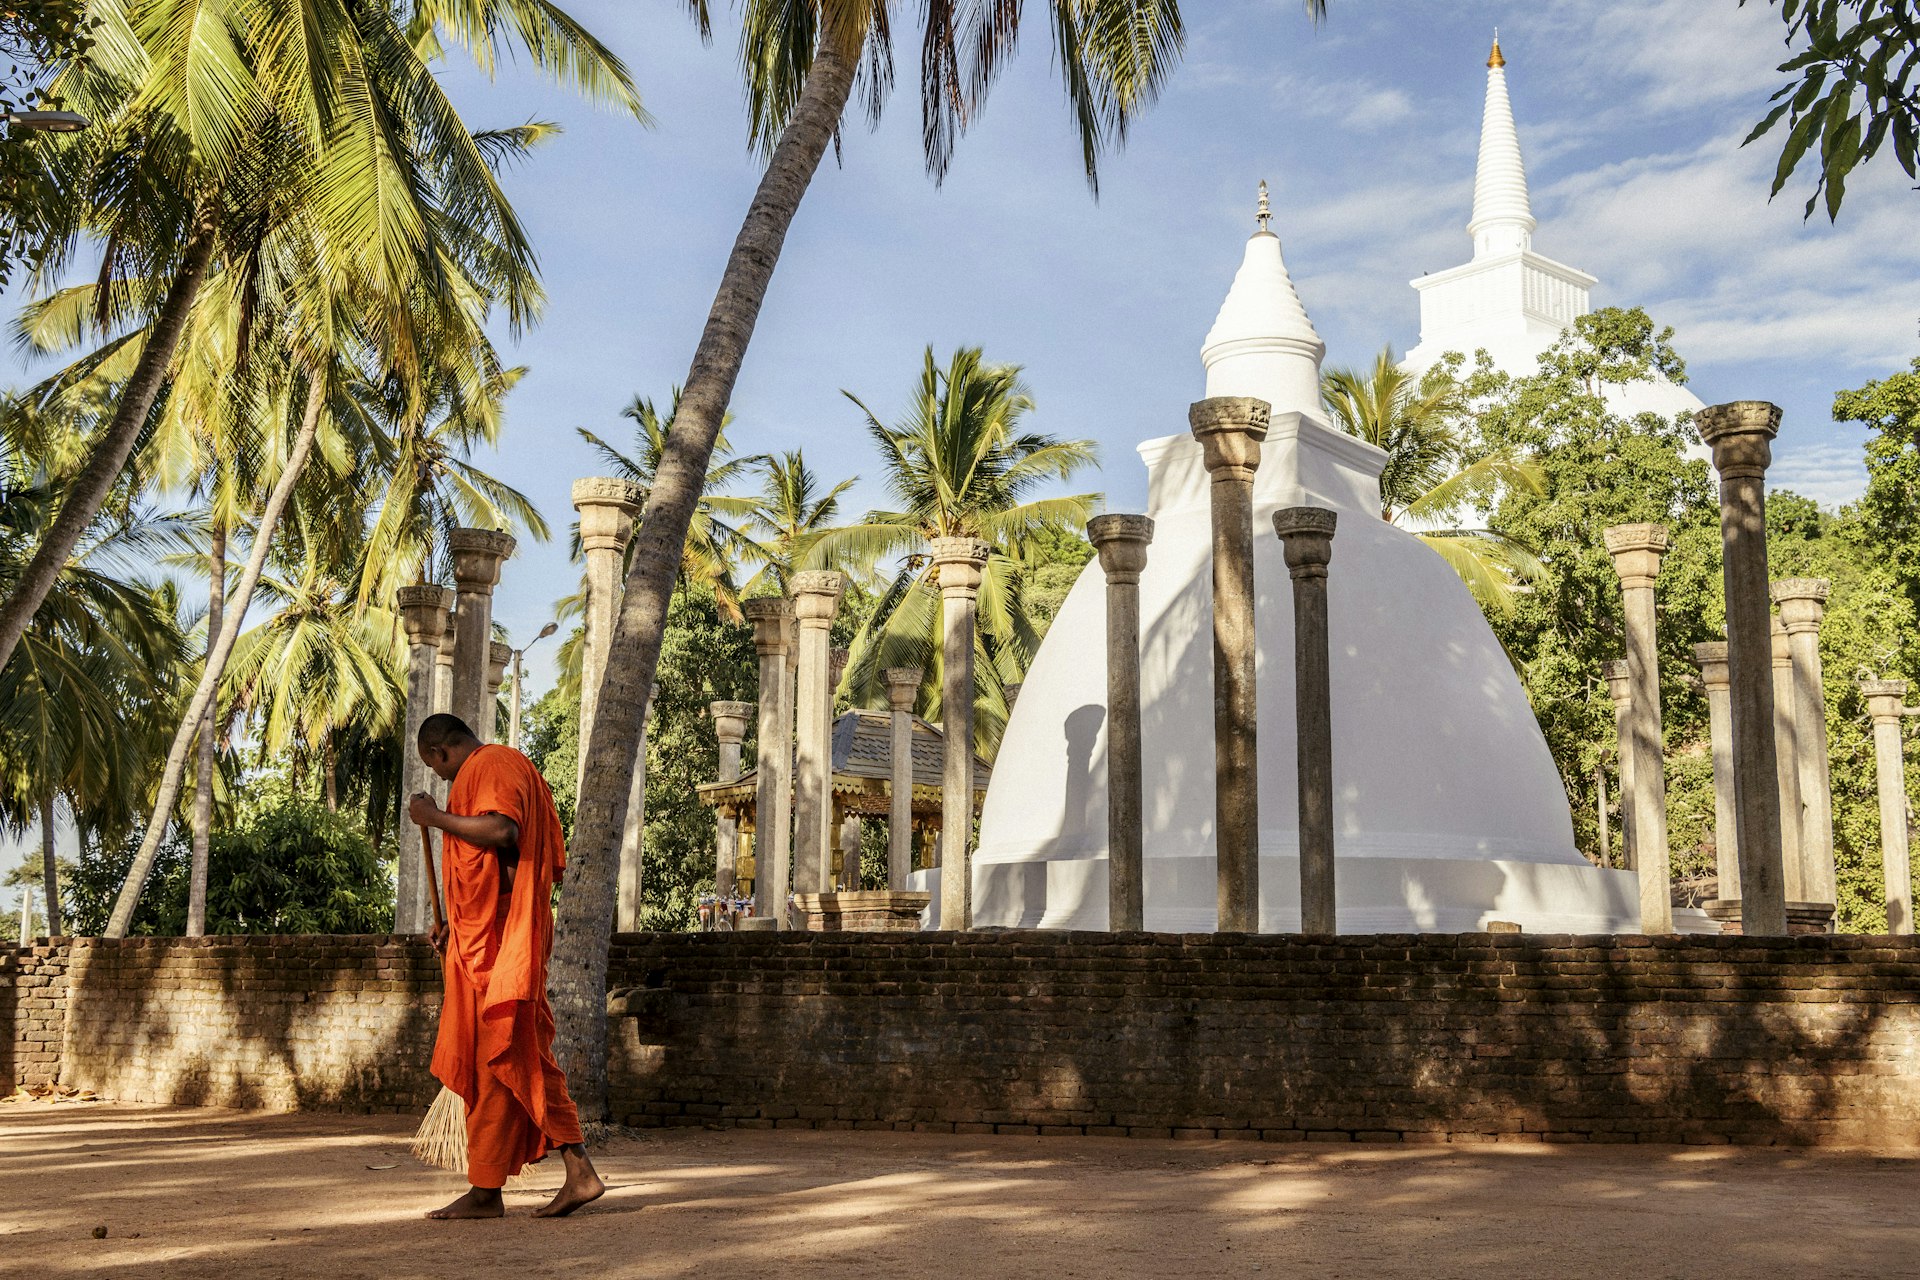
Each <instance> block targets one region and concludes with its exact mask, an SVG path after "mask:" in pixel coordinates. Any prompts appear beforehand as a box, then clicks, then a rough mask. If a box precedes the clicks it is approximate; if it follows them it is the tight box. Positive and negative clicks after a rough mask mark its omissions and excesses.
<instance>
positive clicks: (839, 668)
mask: <svg viewBox="0 0 1920 1280" xmlns="http://www.w3.org/2000/svg"><path fill="white" fill-rule="evenodd" d="M851 661H853V650H851V649H843V648H841V647H840V646H839V645H835V646H834V647H833V648H831V649H829V650H827V708H828V710H827V714H828V716H829V717H831V716H832V714H833V710H832V708H833V702H834V699H835V698H837V697H839V696H840V679H841V677H842V676H845V675H846V674H847V664H848V663H849V662H851ZM829 723H831V721H829Z"/></svg>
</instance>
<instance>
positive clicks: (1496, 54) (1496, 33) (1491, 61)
mask: <svg viewBox="0 0 1920 1280" xmlns="http://www.w3.org/2000/svg"><path fill="white" fill-rule="evenodd" d="M1487 65H1488V66H1490V67H1504V66H1506V65H1507V59H1506V55H1504V54H1502V53H1501V52H1500V28H1498V27H1495V28H1494V29H1493V52H1492V53H1490V54H1488V55H1487Z"/></svg>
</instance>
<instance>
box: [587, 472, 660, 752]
mask: <svg viewBox="0 0 1920 1280" xmlns="http://www.w3.org/2000/svg"><path fill="white" fill-rule="evenodd" d="M645 497H646V495H645V491H644V490H642V489H641V488H640V486H639V485H637V484H634V483H633V482H632V481H629V480H616V479H613V478H611V477H608V476H594V477H590V478H588V479H585V480H575V481H574V482H573V509H574V510H575V511H578V512H579V513H580V551H581V554H582V555H584V556H585V557H586V561H587V608H586V615H587V616H586V627H585V630H584V634H583V636H582V648H581V651H580V764H579V774H578V777H577V778H576V782H577V781H578V780H579V779H582V778H585V777H586V768H587V741H588V738H589V737H590V736H591V734H592V732H593V712H594V708H595V707H596V706H597V705H598V703H599V701H600V682H601V680H602V679H603V678H604V677H605V676H606V671H607V651H608V649H609V648H610V647H611V646H612V644H613V622H614V618H615V617H616V616H617V615H618V614H619V612H620V587H621V579H622V575H621V572H620V568H621V561H622V558H623V557H624V556H625V555H626V550H627V541H628V540H629V539H630V538H632V537H633V522H634V520H635V519H637V518H638V517H639V515H640V508H641V505H642V503H643V502H644V501H645Z"/></svg>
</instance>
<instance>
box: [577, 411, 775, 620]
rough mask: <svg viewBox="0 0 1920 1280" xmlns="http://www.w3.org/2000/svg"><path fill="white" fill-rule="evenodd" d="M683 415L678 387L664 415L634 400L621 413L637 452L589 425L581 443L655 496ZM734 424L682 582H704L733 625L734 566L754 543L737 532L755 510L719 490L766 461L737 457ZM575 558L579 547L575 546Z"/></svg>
mask: <svg viewBox="0 0 1920 1280" xmlns="http://www.w3.org/2000/svg"><path fill="white" fill-rule="evenodd" d="M679 414H680V388H678V387H675V388H674V389H673V399H672V402H671V404H670V405H669V407H668V409H667V413H666V416H665V417H662V416H661V415H660V411H659V410H657V409H655V408H654V407H653V401H651V400H648V399H646V398H644V397H641V396H635V397H634V398H633V403H632V404H630V405H628V406H627V407H626V408H625V409H622V410H621V411H620V415H621V416H622V417H624V418H627V419H629V420H631V421H632V423H633V446H632V447H633V451H632V452H631V453H625V452H622V451H621V450H619V449H617V448H615V447H614V446H612V445H610V444H608V443H607V442H606V441H605V440H602V439H601V438H600V437H599V436H597V435H595V434H594V433H593V432H591V431H588V430H587V429H586V428H584V427H580V428H576V430H578V431H579V433H580V437H581V439H583V440H585V441H586V442H587V443H588V444H590V445H592V446H593V449H594V452H595V453H597V454H599V455H600V459H601V461H602V463H603V464H604V465H605V466H606V467H607V468H608V469H610V470H611V471H612V472H613V474H614V475H615V476H616V477H618V478H620V479H622V480H631V481H632V482H633V483H635V484H637V485H639V486H640V488H641V490H642V492H643V493H646V494H648V495H651V494H652V492H653V486H654V484H655V481H656V478H657V476H658V475H659V471H660V460H661V459H662V458H663V457H665V455H666V451H667V440H668V438H669V436H670V435H671V434H672V432H673V425H674V422H675V420H676V419H677V418H678V417H679ZM731 422H732V418H731V417H729V418H728V419H727V422H726V423H723V424H722V425H721V431H720V433H719V435H717V436H716V437H715V438H714V447H713V452H712V455H711V465H709V466H708V468H707V476H706V480H705V482H704V483H703V484H702V485H701V496H700V502H699V505H698V507H697V508H696V510H695V515H694V520H693V525H692V527H691V528H689V529H688V531H687V535H686V537H685V539H684V540H683V545H682V548H681V555H680V576H681V579H682V580H683V581H687V582H696V583H700V584H701V585H703V586H706V587H708V588H710V589H711V590H712V591H713V593H714V598H715V599H716V600H718V601H719V602H720V607H721V608H722V609H723V610H724V611H725V612H726V614H727V616H728V617H729V618H731V619H733V620H734V621H736V622H737V621H739V620H740V592H739V589H738V587H737V586H736V585H735V584H734V581H733V573H734V566H735V565H736V564H737V563H738V561H739V559H740V556H741V554H742V552H745V551H750V550H752V544H751V543H750V542H749V540H748V539H747V538H746V536H745V535H744V534H742V533H741V532H740V529H739V528H738V525H739V522H740V521H741V520H743V519H745V518H747V517H749V516H751V515H752V514H753V513H754V511H755V509H756V507H755V503H754V501H753V500H752V499H751V498H741V497H736V496H732V495H729V494H725V493H722V492H720V491H721V490H722V489H725V488H726V487H727V486H728V485H731V484H733V483H734V482H735V481H737V480H739V479H740V478H741V477H742V476H743V475H745V474H746V473H747V472H748V471H749V470H750V469H751V468H753V467H755V466H757V465H759V464H760V463H761V462H763V461H764V459H762V458H759V457H744V458H736V457H734V456H733V450H732V448H731V447H729V445H728V444H727V437H726V426H727V425H728V424H730V423H731ZM634 545H635V544H633V543H629V544H628V550H627V555H628V557H629V560H631V557H632V555H633V547H634ZM574 551H575V554H576V556H577V555H578V553H579V548H578V547H577V546H576V547H575V548H574Z"/></svg>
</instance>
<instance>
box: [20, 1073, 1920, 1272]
mask: <svg viewBox="0 0 1920 1280" xmlns="http://www.w3.org/2000/svg"><path fill="white" fill-rule="evenodd" d="M411 1129H412V1122H410V1121H407V1120H404V1119H400V1118H395V1117H381V1118H367V1117H359V1116H314V1115H259V1114H252V1113H239V1112H228V1111H201V1110H190V1109H183V1108H162V1107H138V1106H117V1105H109V1104H91V1105H89V1104H76V1103H61V1104H48V1103H9V1104H7V1105H5V1106H0V1274H3V1275H7V1276H23V1277H24V1276H34V1277H45V1276H72V1275H112V1276H115V1277H121V1276H125V1277H139V1276H180V1277H203V1276H208V1277H210V1276H222V1277H226V1276H235V1277H247V1278H251V1277H280V1276H287V1277H295V1276H302V1277H304V1276H311V1277H322V1278H324V1280H355V1278H358V1277H368V1278H369V1280H374V1278H377V1280H393V1278H394V1277H405V1276H447V1277H462V1278H463V1280H464V1278H470V1280H482V1278H484V1277H491V1276H514V1277H530V1276H545V1275H561V1274H577V1275H591V1276H647V1277H654V1276H660V1277H673V1276H687V1277H691V1276H696V1275H698V1276H701V1277H709V1276H713V1277H728V1276H752V1277H755V1278H756V1280H766V1278H767V1277H775V1278H777V1280H790V1278H792V1277H809V1276H822V1277H825V1276H832V1277H868V1276H871V1277H893V1276H938V1277H940V1280H980V1278H983V1277H1001V1276H1019V1277H1030V1276H1031V1277H1047V1278H1048V1280H1053V1278H1056V1277H1057V1278H1060V1280H1067V1278H1069V1277H1088V1278H1089V1280H1109V1278H1110V1277H1136V1276H1138V1277H1162V1276H1194V1277H1199V1276H1248V1275H1263V1274H1264V1275H1274V1276H1288V1277H1295V1276H1311V1277H1314V1278H1315V1280H1321V1278H1328V1280H1331V1278H1333V1277H1351V1278H1353V1280H1362V1278H1365V1280H1375V1278H1378V1277H1401V1276H1405V1277H1422V1278H1423V1280H1424V1278H1429V1277H1448V1276H1473V1277H1476V1278H1484V1277H1488V1276H1524V1277H1529V1278H1544V1277H1559V1276H1567V1277H1576V1276H1577V1277H1589V1276H1601V1275H1607V1276H1615V1277H1622V1276H1624V1277H1631V1278H1632V1280H1658V1278H1660V1277H1684V1276H1711V1277H1713V1278H1714V1280H1725V1278H1727V1277H1739V1276H1755V1277H1766V1278H1767V1280H1779V1278H1780V1277H1783V1276H1805V1275H1819V1276H1821V1277H1823V1280H1834V1278H1837V1277H1847V1276H1862V1277H1872V1278H1873V1280H1896V1278H1897V1277H1914V1276H1920V1154H1916V1153H1913V1152H1906V1153H1899V1154H1878V1153H1867V1152H1862V1153H1839V1152H1805V1151H1782V1150H1733V1149H1728V1148H1693V1147H1686V1148H1679V1147H1569V1146H1501V1147H1457V1146H1456V1147H1412V1146H1382V1147H1368V1146H1356V1145H1350V1144H1343V1145H1339V1146H1330V1145H1319V1144H1311V1145H1267V1144H1259V1143H1242V1142H1154V1141H1140V1140H1130V1139H1124V1138H1116V1139H1104V1138H1016V1137H993V1138H956V1137H951V1136H934V1135H924V1134H895V1133H816V1132H809V1131H796V1130H783V1131H778V1132H745V1131H737V1130H728V1131H711V1132H710V1131H705V1130H679V1131H673V1132H668V1133H663V1134H661V1135H660V1136H658V1137H645V1138H635V1139H630V1140H623V1141H620V1142H617V1143H614V1144H612V1145H610V1146H608V1147H606V1148H604V1149H602V1150H601V1151H600V1152H598V1153H597V1158H598V1162H599V1166H600V1171H601V1173H602V1175H603V1176H604V1177H605V1178H606V1181H607V1182H608V1184H609V1185H610V1187H611V1189H610V1190H609V1191H608V1193H607V1195H606V1197H605V1198H604V1199H603V1200H601V1201H600V1202H599V1203H598V1204H595V1205H594V1206H592V1207H591V1208H590V1209H588V1210H585V1211H583V1212H582V1213H581V1214H579V1215H578V1216H576V1217H574V1218H572V1219H569V1220H565V1221H545V1222H536V1221H534V1220H532V1219H531V1218H529V1217H528V1216H527V1213H528V1211H529V1210H530V1209H531V1208H532V1207H533V1206H534V1205H536V1204H538V1203H540V1201H541V1200H542V1199H543V1198H544V1192H543V1191H542V1190H541V1188H547V1189H549V1190H550V1189H551V1188H552V1187H554V1186H557V1185H558V1181H559V1172H558V1168H557V1165H556V1164H555V1162H552V1161H549V1163H548V1166H542V1167H538V1168H536V1169H535V1170H534V1171H532V1174H531V1176H530V1178H529V1179H528V1181H529V1183H530V1184H531V1185H530V1186H529V1187H528V1188H526V1189H524V1190H519V1191H514V1190H510V1191H509V1193H508V1197H507V1206H508V1213H509V1216H508V1217H507V1218H506V1219H504V1220H501V1221H493V1222H467V1223H430V1222H425V1221H422V1220H421V1218H420V1214H421V1213H422V1212H423V1211H424V1210H426V1209H428V1208H431V1207H433V1206H435V1205H437V1204H440V1203H442V1202H444V1201H446V1200H449V1199H451V1198H452V1197H453V1196H454V1195H456V1194H458V1193H459V1192H460V1191H461V1190H462V1189H463V1188H464V1183H463V1182H462V1180H461V1179H459V1178H458V1177H455V1176H454V1175H451V1174H444V1173H439V1172H436V1171H432V1170H427V1169H424V1168H422V1167H421V1166H419V1165H417V1164H415V1163H414V1162H413V1161H412V1160H411V1159H410V1158H408V1157H407V1155H406V1154H405V1143H406V1139H407V1137H408V1135H409V1134H410V1132H411ZM97 1227H105V1228H106V1229H107V1233H106V1236H105V1238H104V1239H96V1238H94V1231H95V1228H97Z"/></svg>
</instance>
